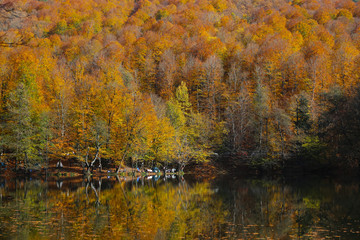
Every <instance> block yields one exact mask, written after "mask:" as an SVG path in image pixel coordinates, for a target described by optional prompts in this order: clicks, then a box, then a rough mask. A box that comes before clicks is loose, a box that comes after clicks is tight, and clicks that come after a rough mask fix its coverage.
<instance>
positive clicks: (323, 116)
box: [0, 0, 360, 170]
mask: <svg viewBox="0 0 360 240" xmlns="http://www.w3.org/2000/svg"><path fill="white" fill-rule="evenodd" d="M359 82H360V3H358V2H355V1H351V0H292V1H290V0H81V1H79V0H0V158H1V160H0V162H2V163H6V164H7V165H9V166H12V168H14V169H18V168H20V167H21V168H24V169H30V168H36V167H43V166H48V164H49V162H51V161H52V160H61V161H62V162H63V164H64V165H67V164H68V163H69V162H76V163H80V164H83V166H86V167H88V168H90V167H93V166H94V165H95V164H101V163H103V164H105V163H106V164H110V165H113V166H115V167H116V168H117V170H119V169H120V168H121V167H123V166H124V165H126V164H132V166H138V165H146V166H176V167H177V168H179V169H181V170H183V169H184V168H185V167H186V166H188V165H189V164H191V163H199V162H207V161H211V162H216V163H221V164H225V165H227V166H230V167H234V166H240V165H248V166H253V167H259V168H265V169H284V168H286V167H289V166H292V167H299V166H300V167H304V168H310V169H315V168H329V167H330V168H339V167H341V168H351V169H355V168H358V166H359V149H360V138H359V136H360V86H359Z"/></svg>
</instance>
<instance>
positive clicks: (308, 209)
mask: <svg viewBox="0 0 360 240" xmlns="http://www.w3.org/2000/svg"><path fill="white" fill-rule="evenodd" d="M359 183H360V181H359V179H358V178H352V179H340V180H339V179H333V178H330V177H317V176H308V177H299V178H294V179H290V180H284V179H280V180H276V179H262V178H242V179H239V178H233V177H222V178H217V179H214V180H207V181H205V180H202V181H200V180H194V179H193V177H192V176H185V177H184V178H182V177H180V178H179V177H175V176H173V177H169V178H166V179H164V178H157V177H145V178H138V179H124V178H116V177H114V176H112V177H104V178H101V179H99V178H94V179H83V178H78V179H68V180H66V179H63V180H58V181H44V180H40V179H27V180H24V179H22V180H21V179H11V180H9V179H8V180H5V179H0V239H326V238H328V239H359V238H360V201H359V199H360V192H359Z"/></svg>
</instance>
